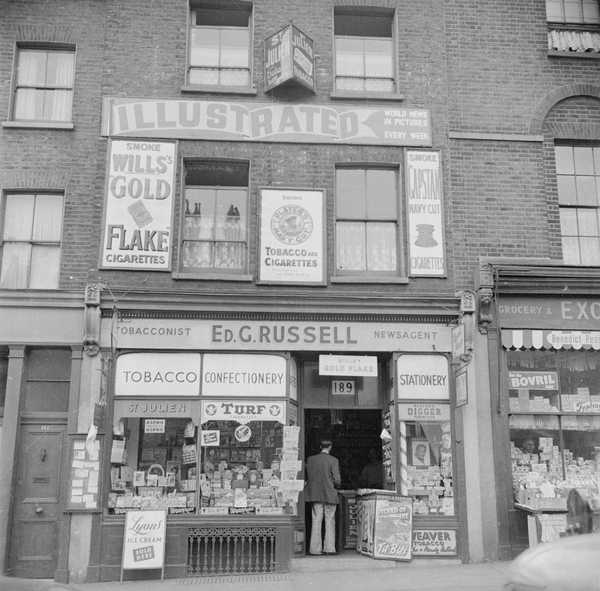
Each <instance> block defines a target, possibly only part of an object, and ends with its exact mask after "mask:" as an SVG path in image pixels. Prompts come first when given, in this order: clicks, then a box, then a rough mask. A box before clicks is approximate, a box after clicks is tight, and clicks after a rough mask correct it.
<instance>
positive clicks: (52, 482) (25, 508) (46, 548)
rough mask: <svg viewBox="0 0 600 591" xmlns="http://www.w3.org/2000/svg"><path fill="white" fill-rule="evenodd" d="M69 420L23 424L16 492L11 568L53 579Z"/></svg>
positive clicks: (22, 574)
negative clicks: (65, 443) (62, 468)
mask: <svg viewBox="0 0 600 591" xmlns="http://www.w3.org/2000/svg"><path fill="white" fill-rule="evenodd" d="M65 432H66V424H63V423H55V424H52V423H50V424H48V423H44V424H39V423H34V424H31V423H25V422H24V423H22V424H21V438H20V445H19V451H18V457H17V477H16V484H15V493H14V497H13V520H12V534H11V540H10V551H9V572H10V574H12V575H14V576H16V577H27V578H36V579H53V578H54V573H55V570H56V567H57V558H58V546H59V543H58V542H59V539H58V517H59V497H60V487H61V479H60V473H61V465H62V459H63V449H64V438H65Z"/></svg>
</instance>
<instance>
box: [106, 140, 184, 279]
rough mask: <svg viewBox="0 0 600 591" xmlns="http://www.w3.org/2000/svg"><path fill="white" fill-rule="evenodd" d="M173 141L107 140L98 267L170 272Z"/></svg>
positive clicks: (175, 159) (173, 171)
mask: <svg viewBox="0 0 600 591" xmlns="http://www.w3.org/2000/svg"><path fill="white" fill-rule="evenodd" d="M176 151H177V149H176V144H175V143H174V142H156V141H151V142H150V141H148V142H135V141H123V140H111V141H109V143H108V168H107V173H106V192H105V200H104V232H103V237H102V247H101V254H100V267H101V268H102V269H139V270H153V271H169V270H170V268H171V237H172V236H171V226H172V217H173V194H174V192H175V169H176V163H177V158H176Z"/></svg>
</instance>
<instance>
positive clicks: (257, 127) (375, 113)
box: [102, 97, 431, 146]
mask: <svg viewBox="0 0 600 591" xmlns="http://www.w3.org/2000/svg"><path fill="white" fill-rule="evenodd" d="M102 135H106V136H112V137H119V136H121V137H136V138H140V137H144V138H146V137H148V138H173V139H196V140H200V139H205V140H227V141H241V142H265V141H267V142H300V143H311V144H315V143H316V144H318V143H322V144H369V145H390V146H431V115H430V112H429V111H428V110H427V109H411V108H384V107H381V108H370V107H353V106H349V105H346V106H342V105H331V104H327V105H325V104H321V105H319V104H314V103H310V104H293V105H292V104H282V103H254V102H252V103H243V102H237V101H236V102H226V101H206V100H192V99H187V100H186V99H182V100H175V99H165V100H156V99H139V98H121V97H113V98H106V99H105V100H104V104H103V112H102Z"/></svg>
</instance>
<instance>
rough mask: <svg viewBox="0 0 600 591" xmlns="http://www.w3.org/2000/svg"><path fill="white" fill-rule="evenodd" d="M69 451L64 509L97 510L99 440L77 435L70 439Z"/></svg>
mask: <svg viewBox="0 0 600 591" xmlns="http://www.w3.org/2000/svg"><path fill="white" fill-rule="evenodd" d="M70 451H71V455H70V472H69V489H68V494H67V507H66V511H69V512H75V511H76V512H86V511H89V512H96V511H99V510H100V509H99V508H98V498H99V497H98V487H99V475H100V441H99V440H98V439H95V440H93V441H89V442H87V441H86V436H85V435H77V436H74V437H73V439H72V440H71V450H70Z"/></svg>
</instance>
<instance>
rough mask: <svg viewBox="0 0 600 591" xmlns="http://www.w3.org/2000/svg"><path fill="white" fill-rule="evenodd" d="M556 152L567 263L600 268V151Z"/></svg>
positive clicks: (586, 148)
mask: <svg viewBox="0 0 600 591" xmlns="http://www.w3.org/2000/svg"><path fill="white" fill-rule="evenodd" d="M554 150H555V156H556V181H557V186H558V203H559V207H560V226H561V235H562V249H563V261H564V262H565V264H569V265H600V147H592V146H555V148H554Z"/></svg>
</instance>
